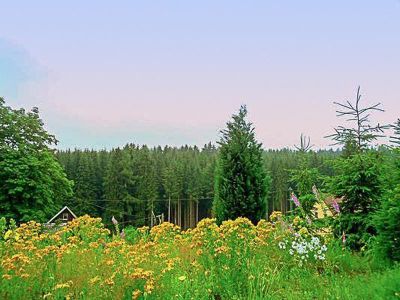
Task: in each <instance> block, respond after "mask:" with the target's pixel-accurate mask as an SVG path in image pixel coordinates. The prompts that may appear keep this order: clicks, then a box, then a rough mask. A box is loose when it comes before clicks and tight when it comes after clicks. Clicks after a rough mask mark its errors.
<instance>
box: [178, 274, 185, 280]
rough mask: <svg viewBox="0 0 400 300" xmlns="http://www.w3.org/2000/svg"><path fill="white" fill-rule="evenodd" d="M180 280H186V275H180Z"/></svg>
mask: <svg viewBox="0 0 400 300" xmlns="http://www.w3.org/2000/svg"><path fill="white" fill-rule="evenodd" d="M178 279H179V281H185V280H186V276H185V275H182V276H179V277H178Z"/></svg>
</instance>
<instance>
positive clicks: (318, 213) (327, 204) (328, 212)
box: [313, 196, 343, 219]
mask: <svg viewBox="0 0 400 300" xmlns="http://www.w3.org/2000/svg"><path fill="white" fill-rule="evenodd" d="M335 202H336V203H337V204H338V205H339V206H340V204H341V203H342V202H343V198H336V197H333V196H330V197H327V198H325V199H324V200H323V201H322V202H317V203H316V204H315V205H314V209H313V212H314V216H315V218H317V219H322V218H325V217H332V216H335V215H337V212H336V210H335V208H334V203H335Z"/></svg>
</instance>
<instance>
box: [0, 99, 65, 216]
mask: <svg viewBox="0 0 400 300" xmlns="http://www.w3.org/2000/svg"><path fill="white" fill-rule="evenodd" d="M0 120H1V122H0V170H1V172H0V211H1V212H2V215H4V216H6V217H7V218H15V219H16V220H17V221H18V222H22V221H29V220H37V221H46V220H47V218H48V217H49V216H51V215H52V214H53V213H54V212H56V211H57V210H59V209H60V206H62V205H63V204H64V203H65V201H67V200H68V199H69V198H70V197H71V195H72V190H71V186H72V183H71V182H70V181H69V180H68V179H67V178H66V176H65V173H64V171H63V169H62V167H61V166H60V164H59V163H58V162H57V160H56V159H55V157H54V154H53V152H52V150H51V149H50V148H49V145H52V144H55V143H56V139H55V137H54V136H52V135H50V134H48V133H47V132H46V130H45V129H44V128H43V123H42V121H41V120H40V118H39V112H38V109H37V108H34V109H32V111H30V112H25V110H23V109H18V110H15V109H12V108H11V107H8V106H5V102H4V100H3V99H2V98H0Z"/></svg>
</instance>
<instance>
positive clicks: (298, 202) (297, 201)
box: [290, 193, 301, 207]
mask: <svg viewBox="0 0 400 300" xmlns="http://www.w3.org/2000/svg"><path fill="white" fill-rule="evenodd" d="M290 199H291V200H292V201H293V202H294V204H295V205H296V206H297V207H299V206H301V204H300V201H299V199H297V197H296V195H295V194H294V193H292V195H291V196H290Z"/></svg>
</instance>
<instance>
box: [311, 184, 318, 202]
mask: <svg viewBox="0 0 400 300" xmlns="http://www.w3.org/2000/svg"><path fill="white" fill-rule="evenodd" d="M312 191H313V194H314V196H315V199H317V200H318V201H319V199H320V197H319V192H318V189H317V187H316V186H315V185H313V187H312Z"/></svg>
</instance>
